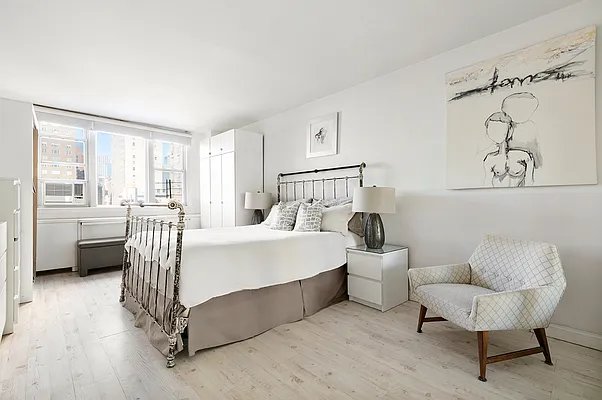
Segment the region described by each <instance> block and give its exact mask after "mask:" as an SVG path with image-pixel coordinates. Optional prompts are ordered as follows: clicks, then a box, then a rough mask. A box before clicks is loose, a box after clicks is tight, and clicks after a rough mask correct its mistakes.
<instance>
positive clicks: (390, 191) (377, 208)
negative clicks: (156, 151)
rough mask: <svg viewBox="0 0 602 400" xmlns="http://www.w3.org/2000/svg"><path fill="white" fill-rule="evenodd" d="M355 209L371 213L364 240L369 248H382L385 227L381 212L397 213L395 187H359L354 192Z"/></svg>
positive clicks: (366, 224)
mask: <svg viewBox="0 0 602 400" xmlns="http://www.w3.org/2000/svg"><path fill="white" fill-rule="evenodd" d="M352 209H353V211H355V212H365V213H369V215H368V219H367V220H366V223H365V225H364V241H365V243H366V247H367V248H369V249H382V247H383V245H384V244H385V227H384V226H383V221H382V219H380V215H379V214H393V213H395V188H392V187H376V186H372V187H358V188H355V191H354V192H353V208H352Z"/></svg>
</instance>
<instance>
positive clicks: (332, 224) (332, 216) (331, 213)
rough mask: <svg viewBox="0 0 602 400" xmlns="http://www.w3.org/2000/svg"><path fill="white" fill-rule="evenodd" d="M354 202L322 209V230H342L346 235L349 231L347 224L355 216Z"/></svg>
mask: <svg viewBox="0 0 602 400" xmlns="http://www.w3.org/2000/svg"><path fill="white" fill-rule="evenodd" d="M353 214H354V212H353V210H352V204H344V205H342V206H334V207H328V208H324V210H322V226H321V228H320V230H322V231H331V232H341V233H342V234H343V235H346V234H347V233H348V232H349V228H348V227H347V224H348V223H349V220H350V219H351V218H353Z"/></svg>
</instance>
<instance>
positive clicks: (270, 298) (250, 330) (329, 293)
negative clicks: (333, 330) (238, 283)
mask: <svg viewBox="0 0 602 400" xmlns="http://www.w3.org/2000/svg"><path fill="white" fill-rule="evenodd" d="M161 297H162V296H161ZM346 299H347V267H346V266H345V265H343V266H341V267H339V268H337V269H334V270H331V271H326V272H323V273H321V274H318V275H316V276H314V277H311V278H308V279H303V280H300V281H294V282H289V283H284V284H281V285H274V286H268V287H265V288H261V289H253V290H242V291H239V292H234V293H230V294H227V295H224V296H220V297H215V298H213V299H211V300H208V301H206V302H205V303H202V304H199V305H197V306H195V307H193V308H191V309H190V310H188V311H189V319H188V328H187V330H186V333H185V334H184V336H185V337H184V338H182V337H179V338H178V347H177V351H178V352H180V351H182V350H183V349H184V348H185V347H186V348H187V350H188V354H189V355H190V356H192V355H194V354H195V353H196V352H197V351H199V350H202V349H207V348H211V347H217V346H222V345H225V344H228V343H233V342H238V341H241V340H245V339H249V338H251V337H253V336H257V335H259V334H260V333H263V332H265V331H268V330H270V329H272V328H275V327H277V326H280V325H282V324H286V323H290V322H295V321H300V320H302V319H303V318H304V317H307V316H310V315H312V314H315V313H316V312H318V311H320V310H321V309H323V308H326V307H328V306H330V305H332V304H334V303H338V302H339V301H342V300H346ZM124 307H126V308H127V309H128V310H129V311H130V312H132V313H133V314H134V315H135V326H137V327H139V328H143V329H144V331H145V332H146V335H147V336H148V338H149V340H150V342H151V343H152V344H153V346H155V347H156V348H157V349H158V350H159V351H161V352H162V353H163V354H165V355H166V354H167V350H168V348H169V345H168V342H167V336H166V335H165V334H164V333H163V332H162V331H161V329H160V328H159V326H158V325H157V324H156V323H155V322H154V321H153V320H152V318H151V317H150V316H149V315H148V314H147V313H146V311H144V310H143V309H142V308H141V307H140V306H139V305H138V303H137V302H136V301H135V300H134V299H133V297H131V295H126V301H125V303H124ZM184 342H186V343H184ZM185 344H186V346H184V345H185Z"/></svg>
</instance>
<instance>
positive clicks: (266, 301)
mask: <svg viewBox="0 0 602 400" xmlns="http://www.w3.org/2000/svg"><path fill="white" fill-rule="evenodd" d="M364 168H365V164H363V163H362V164H358V165H353V166H346V167H334V168H328V169H319V170H312V171H299V172H293V173H282V174H279V175H278V178H277V188H278V200H279V201H294V200H299V199H304V198H321V199H327V198H330V199H332V198H335V199H336V198H337V197H348V196H349V195H350V193H351V189H352V187H353V185H355V186H362V185H363V169H364ZM345 169H347V170H349V169H357V170H358V171H359V172H358V174H357V175H354V176H328V177H322V178H318V179H316V178H312V179H300V180H287V179H288V178H286V177H288V176H293V175H308V174H318V173H321V174H326V173H331V174H332V172H331V171H339V170H345ZM138 205H140V206H151V205H152V206H163V207H165V206H167V208H169V209H170V210H175V211H177V212H178V214H177V220H171V221H170V220H157V219H153V218H149V217H141V216H135V215H132V204H128V205H127V206H128V207H127V214H126V235H125V236H126V237H125V239H126V243H125V249H124V255H123V273H122V282H121V294H120V301H121V303H122V304H123V305H124V307H126V308H127V309H128V310H129V311H131V312H132V313H133V314H134V315H135V325H136V326H137V327H140V328H142V329H144V331H145V332H146V334H147V336H148V338H149V340H150V342H151V343H152V344H153V346H155V347H156V348H157V349H158V350H159V351H161V352H162V353H163V354H164V355H165V356H166V358H167V367H173V366H174V365H175V355H176V353H178V352H180V351H182V350H186V351H187V352H188V354H189V355H191V356H192V355H194V354H195V352H197V351H199V350H202V349H207V348H211V347H216V346H221V345H224V344H228V343H232V342H236V341H240V340H244V339H248V338H250V337H253V336H256V335H258V334H260V333H262V332H265V331H267V330H269V329H272V328H274V327H276V326H279V325H282V324H285V323H289V322H294V321H299V320H301V319H303V318H304V317H307V316H309V315H312V314H314V313H316V312H317V311H319V310H321V309H323V308H325V307H328V306H329V305H331V304H334V303H336V302H339V301H341V300H344V299H346V298H347V284H346V276H347V273H346V253H345V248H346V247H348V246H352V245H356V244H358V240H359V238H358V237H356V236H355V235H353V234H349V235H343V234H341V233H339V232H322V231H321V232H297V231H278V230H272V229H270V228H269V227H268V226H266V225H265V224H263V225H253V226H239V227H233V228H214V229H191V230H184V228H185V226H184V217H185V212H184V207H183V206H182V204H180V203H178V202H176V201H170V202H169V203H167V205H165V204H163V205H157V204H138Z"/></svg>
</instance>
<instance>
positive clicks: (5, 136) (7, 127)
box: [0, 98, 33, 301]
mask: <svg viewBox="0 0 602 400" xmlns="http://www.w3.org/2000/svg"><path fill="white" fill-rule="evenodd" d="M32 107H33V106H32V104H31V103H24V102H20V101H13V100H7V99H2V98H0V176H2V177H6V178H18V179H20V180H21V234H22V236H21V239H22V242H21V266H20V267H21V301H31V300H32V299H33V252H32V251H33V193H32V188H33V186H32V182H33V111H32ZM0 201H1V199H0Z"/></svg>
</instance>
